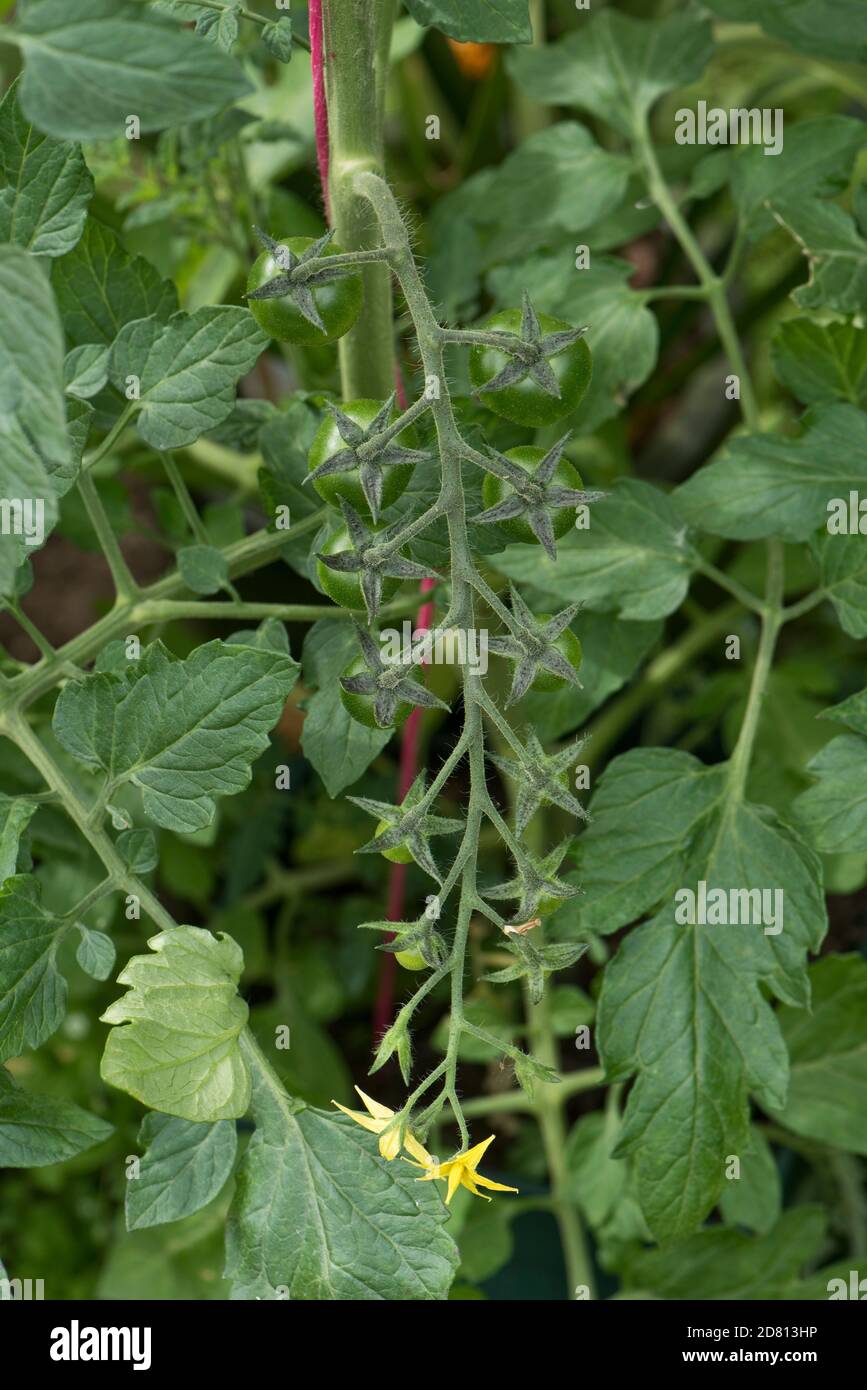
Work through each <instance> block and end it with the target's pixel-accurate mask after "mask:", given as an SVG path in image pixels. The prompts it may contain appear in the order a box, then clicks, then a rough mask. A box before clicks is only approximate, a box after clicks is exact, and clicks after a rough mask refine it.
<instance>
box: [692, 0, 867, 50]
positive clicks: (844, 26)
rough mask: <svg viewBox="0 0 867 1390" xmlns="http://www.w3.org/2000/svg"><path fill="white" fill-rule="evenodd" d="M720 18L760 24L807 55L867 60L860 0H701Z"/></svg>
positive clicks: (866, 20) (866, 25)
mask: <svg viewBox="0 0 867 1390" xmlns="http://www.w3.org/2000/svg"><path fill="white" fill-rule="evenodd" d="M705 3H706V4H707V6H708V7H709V8H710V9H712V10H715V11H716V12H717V14H719V15H722V16H723V18H724V19H736V20H742V21H743V22H744V23H746V24H756V23H758V24H760V25H761V26H762V28H763V29H764V30H765V32H766V33H768V34H773V36H774V37H775V38H778V39H782V40H783V41H784V42H785V43H788V44H790V45H791V46H792V48H796V49H798V51H799V52H801V53H807V54H809V55H810V56H811V57H814V56H823V57H825V58H836V59H837V60H838V61H839V62H842V63H853V62H862V63H863V62H867V12H865V9H864V6H863V5H862V3H861V0H705Z"/></svg>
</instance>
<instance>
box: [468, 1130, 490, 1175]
mask: <svg viewBox="0 0 867 1390" xmlns="http://www.w3.org/2000/svg"><path fill="white" fill-rule="evenodd" d="M495 1138H496V1135H494V1134H491V1135H489V1137H488V1138H487V1139H483V1140H482V1142H481V1144H476V1147H475V1148H474V1149H470V1151H469V1153H465V1154H461V1156H460V1162H461V1163H463V1164H464V1165H465V1166H466V1167H467V1168H477V1167H478V1165H479V1164H480V1163H481V1161H482V1155H483V1154H484V1152H485V1150H486V1149H487V1148H489V1147H490V1145H491V1144H493V1142H494V1139H495Z"/></svg>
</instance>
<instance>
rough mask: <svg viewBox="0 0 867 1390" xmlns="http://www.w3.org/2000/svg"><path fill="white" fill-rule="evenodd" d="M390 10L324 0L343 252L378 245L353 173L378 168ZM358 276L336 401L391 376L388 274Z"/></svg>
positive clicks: (331, 188)
mask: <svg viewBox="0 0 867 1390" xmlns="http://www.w3.org/2000/svg"><path fill="white" fill-rule="evenodd" d="M394 9H395V7H394V3H393V0H324V4H323V11H322V19H323V38H324V48H325V53H324V61H325V91H326V97H327V104H328V137H329V145H330V149H329V158H328V166H329V173H328V192H329V198H328V202H329V205H330V210H331V217H332V221H333V225H334V229H335V232H336V234H337V241H338V243H339V245H340V246H341V247H342V248H343V250H344V251H366V250H369V249H371V248H372V247H374V246H376V245H377V244H378V242H379V238H378V233H377V225H376V219H375V218H374V217H372V216H371V210H370V204H369V203H368V202H367V200H366V199H365V198H364V197H362V196H361V195H360V194H359V193H358V191H357V189H356V187H355V183H354V176H355V174H356V173H358V172H359V170H362V169H368V170H371V171H373V172H375V173H382V172H383V171H384V167H385V152H384V142H383V130H382V127H383V110H384V100H385V82H386V76H387V70H388V51H389V44H390V40H391V31H392V26H393V23H394ZM315 76H316V74H314V78H315ZM361 274H362V279H363V282H364V306H363V308H362V311H361V314H360V315H359V318H358V321H357V323H356V324H355V326H354V327H353V328H352V329H350V331H349V332H348V333H347V334H345V335H344V337H342V338H341V340H340V345H339V354H340V378H341V383H342V388H343V398H344V400H354V399H355V398H357V397H371V398H373V399H375V400H382V399H384V398H385V397H387V396H389V395H390V394H391V392H392V390H393V388H394V379H395V353H394V328H393V320H394V314H393V305H392V293H391V277H390V275H389V271H388V267H387V266H384V265H366V266H364V267H363V269H362V272H361Z"/></svg>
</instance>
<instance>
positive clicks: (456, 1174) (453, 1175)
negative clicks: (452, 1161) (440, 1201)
mask: <svg viewBox="0 0 867 1390" xmlns="http://www.w3.org/2000/svg"><path fill="white" fill-rule="evenodd" d="M460 1185H461V1170H460V1168H457V1167H455V1168H453V1169H452V1171H451V1172H450V1173H449V1190H448V1192H447V1193H446V1206H448V1204H449V1202H450V1201H451V1200H452V1198H453V1197H454V1195H455V1193H456V1192H457V1190H458V1188H459V1187H460Z"/></svg>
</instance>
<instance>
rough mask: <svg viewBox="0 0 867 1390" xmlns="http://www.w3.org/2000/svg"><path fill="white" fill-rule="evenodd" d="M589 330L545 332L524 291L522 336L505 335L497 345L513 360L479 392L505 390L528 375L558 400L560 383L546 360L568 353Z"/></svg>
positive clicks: (575, 329)
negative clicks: (560, 353)
mask: <svg viewBox="0 0 867 1390" xmlns="http://www.w3.org/2000/svg"><path fill="white" fill-rule="evenodd" d="M587 328H588V325H587V324H586V323H585V325H584V327H583V328H569V329H564V330H563V331H562V332H560V333H543V332H542V328H541V325H540V323H539V317H538V315H537V313H536V310H535V309H534V308H533V306H532V304H531V303H530V296H529V295H528V294H527V291H526V290H525V291H524V297H523V300H522V302H521V331H520V333H503V334H502V339H503V341H502V342H501V343H498V344H497V346H498V348H499V349H500V351H502V352H505V353H508V355H509V356H510V357H511V358H512V361H511V362H509V363H508V364H507V365H506V366H505V367H504V368H503V370H502V371H501V372H498V373H497V375H496V376H495V377H492V378H491V380H490V381H488V382H486V384H485V385H484V386H482V387H481V388H480V390H481V391H502V390H503V389H504V388H505V387H506V386H515V385H517V383H518V382H519V381H523V380H524V378H525V377H528V376H529V377H531V378H532V380H533V381H535V382H536V385H537V386H541V388H542V390H543V391H546V392H547V393H548V395H549V396H557V397H559V395H560V384H559V382H558V381H557V376H556V373H555V372H554V369H553V368H552V367H551V366H550V365H549V363H548V360H547V359H548V358H549V357H556V356H557V354H558V352H565V351H566V348H568V347H571V346H572V344H573V343H576V342H577V341H578V339H579V338H581V337H583V335H584V334H585V333H586V332H587ZM498 336H500V335H499V334H498Z"/></svg>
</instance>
